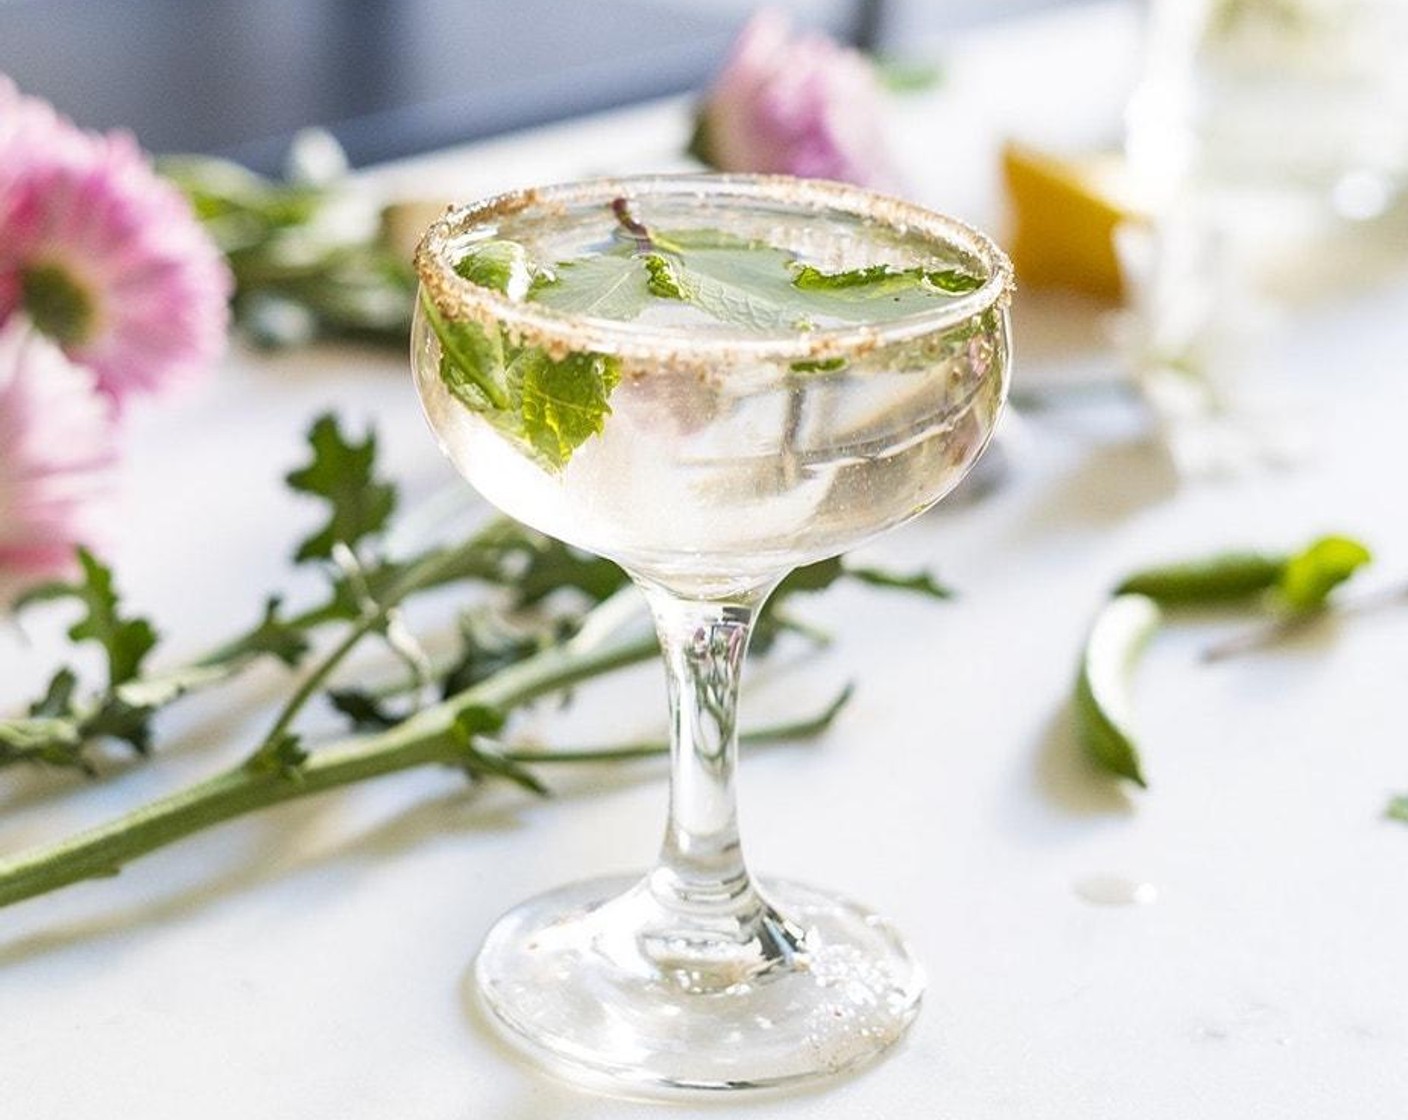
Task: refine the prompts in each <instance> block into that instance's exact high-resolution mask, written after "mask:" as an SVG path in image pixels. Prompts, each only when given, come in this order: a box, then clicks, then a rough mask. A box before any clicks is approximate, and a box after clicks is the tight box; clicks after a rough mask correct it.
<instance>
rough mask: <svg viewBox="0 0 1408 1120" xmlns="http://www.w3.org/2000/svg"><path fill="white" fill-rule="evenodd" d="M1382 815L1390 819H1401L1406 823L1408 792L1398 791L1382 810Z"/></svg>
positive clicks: (1407, 818)
mask: <svg viewBox="0 0 1408 1120" xmlns="http://www.w3.org/2000/svg"><path fill="white" fill-rule="evenodd" d="M1384 816H1386V817H1387V818H1388V819H1389V820H1391V821H1401V822H1402V823H1403V824H1408V793H1400V794H1399V795H1398V796H1397V797H1394V798H1393V799H1392V800H1391V801H1389V803H1388V807H1387V808H1386V809H1385V810H1384Z"/></svg>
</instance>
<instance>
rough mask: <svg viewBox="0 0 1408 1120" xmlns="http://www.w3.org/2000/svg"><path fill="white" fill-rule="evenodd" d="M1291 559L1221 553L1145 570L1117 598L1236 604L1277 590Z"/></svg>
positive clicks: (1170, 604) (1121, 587)
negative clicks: (1137, 597) (1143, 597)
mask: <svg viewBox="0 0 1408 1120" xmlns="http://www.w3.org/2000/svg"><path fill="white" fill-rule="evenodd" d="M1289 559H1290V557H1288V556H1285V555H1276V554H1273V553H1263V552H1222V553H1218V554H1217V555H1216V556H1209V557H1206V558H1203V559H1198V560H1187V561H1183V562H1180V563H1176V564H1163V565H1159V566H1157V567H1152V568H1144V569H1142V570H1140V571H1138V572H1135V573H1133V574H1132V575H1130V576H1127V577H1126V578H1125V579H1124V580H1122V581H1121V582H1120V584H1119V586H1118V587H1116V588H1115V594H1116V595H1124V594H1134V595H1146V596H1148V597H1149V598H1150V599H1153V600H1154V601H1155V602H1156V603H1158V604H1160V605H1161V606H1166V607H1198V606H1205V605H1216V604H1222V603H1234V602H1238V601H1240V600H1245V599H1249V598H1251V597H1253V596H1255V595H1259V594H1261V593H1263V592H1265V591H1268V590H1270V589H1271V588H1273V587H1275V586H1276V585H1277V584H1278V583H1279V582H1280V581H1281V578H1282V575H1283V573H1284V572H1285V570H1286V564H1287V562H1288V561H1289Z"/></svg>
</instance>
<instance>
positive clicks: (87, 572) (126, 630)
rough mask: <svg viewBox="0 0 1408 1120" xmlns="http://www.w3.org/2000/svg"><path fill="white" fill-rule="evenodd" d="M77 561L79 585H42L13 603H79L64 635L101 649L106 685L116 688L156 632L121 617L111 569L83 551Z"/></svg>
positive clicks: (135, 668) (136, 666)
mask: <svg viewBox="0 0 1408 1120" xmlns="http://www.w3.org/2000/svg"><path fill="white" fill-rule="evenodd" d="M78 562H79V565H80V567H81V569H82V579H81V581H80V582H77V583H64V582H54V583H46V584H43V585H41V586H39V587H36V588H33V589H31V590H30V591H29V592H27V593H26V594H24V595H22V596H21V597H20V598H19V599H18V600H17V601H16V603H15V609H16V610H23V609H25V608H26V607H29V606H31V605H33V604H34V603H37V602H46V601H53V600H57V599H76V600H78V602H80V603H82V604H83V607H84V615H83V617H82V618H80V619H79V620H78V621H77V622H76V623H74V625H73V626H72V627H70V628H69V632H68V636H69V637H70V638H72V639H73V640H74V641H75V642H82V641H94V642H97V643H98V644H99V645H100V646H102V647H103V651H104V652H105V653H106V654H107V662H108V684H109V687H111V688H116V687H117V686H118V685H120V684H122V683H123V682H125V681H129V680H131V679H132V678H133V677H135V676H136V675H137V674H138V673H139V672H141V669H142V662H143V661H144V660H145V659H146V656H147V654H149V653H150V652H151V651H152V648H153V647H154V646H155V645H156V641H157V636H156V631H155V630H154V629H153V628H152V625H151V623H150V622H148V621H147V620H146V619H144V618H125V617H123V615H122V613H121V611H120V609H119V600H118V595H117V592H116V590H114V588H113V579H112V569H111V568H109V567H108V566H107V565H105V564H104V563H102V561H100V560H99V559H98V558H97V557H96V556H94V555H93V554H92V553H91V552H89V551H88V550H87V549H86V548H80V549H79V550H78Z"/></svg>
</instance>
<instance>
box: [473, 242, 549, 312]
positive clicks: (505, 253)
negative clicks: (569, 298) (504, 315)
mask: <svg viewBox="0 0 1408 1120" xmlns="http://www.w3.org/2000/svg"><path fill="white" fill-rule="evenodd" d="M455 271H456V272H458V273H459V274H460V275H461V276H462V277H464V278H465V279H466V280H468V281H469V282H470V283H471V284H478V285H479V286H480V287H481V288H492V289H493V290H494V291H496V292H503V294H504V295H506V296H508V297H509V298H510V299H522V298H523V297H524V296H526V295H527V294H528V289H529V288H531V287H532V286H533V281H534V279H535V273H536V269H535V268H534V267H533V266H532V264H531V263H530V262H529V260H528V251H527V250H526V249H524V248H523V246H522V245H520V244H519V243H518V242H516V241H482V242H480V243H479V244H477V245H472V246H470V248H469V249H467V250H466V251H465V254H464V256H462V257H460V259H459V260H457V261H456V262H455Z"/></svg>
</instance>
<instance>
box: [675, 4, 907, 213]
mask: <svg viewBox="0 0 1408 1120" xmlns="http://www.w3.org/2000/svg"><path fill="white" fill-rule="evenodd" d="M883 112H884V108H883V98H882V94H881V91H880V86H879V83H878V81H877V79H876V76H875V70H874V67H873V66H872V65H871V63H870V62H869V60H867V59H866V58H865V57H864V56H863V55H862V54H860V53H859V52H858V51H855V50H852V49H850V48H849V47H843V46H841V45H840V44H838V43H836V42H835V41H834V40H832V39H830V38H828V37H827V36H825V35H823V34H821V33H818V32H810V33H804V34H801V35H798V36H795V37H794V36H793V34H792V28H791V25H790V23H789V21H788V18H787V16H786V15H784V14H783V13H782V12H780V11H778V10H776V9H764V10H762V11H760V12H758V13H757V14H756V15H755V16H754V17H753V18H752V19H751V20H749V21H748V23H747V25H746V26H745V27H744V28H743V30H742V31H741V32H740V33H739V36H738V38H737V40H736V41H735V42H734V44H733V49H732V51H731V53H730V55H729V57H728V60H727V62H726V63H725V64H724V68H723V70H722V71H721V72H720V73H719V76H718V77H717V78H716V79H715V80H714V84H713V86H712V87H711V88H710V89H709V91H708V92H707V93H706V94H705V97H704V101H703V104H702V105H701V107H700V113H699V127H698V130H697V131H696V133H695V137H694V141H693V142H692V143H691V145H690V151H691V152H693V154H695V155H696V156H698V157H699V158H700V159H702V160H703V161H704V162H705V163H707V164H709V165H710V166H712V167H715V168H717V169H718V170H720V171H751V172H759V173H781V174H788V175H799V176H803V177H805V178H813V179H839V180H842V181H844V182H850V183H858V184H860V185H861V186H869V187H881V188H893V187H894V186H895V182H896V176H895V172H894V170H893V165H892V161H891V158H890V153H889V151H888V150H887V148H886V145H885V141H884V137H883V128H882V116H883Z"/></svg>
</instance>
